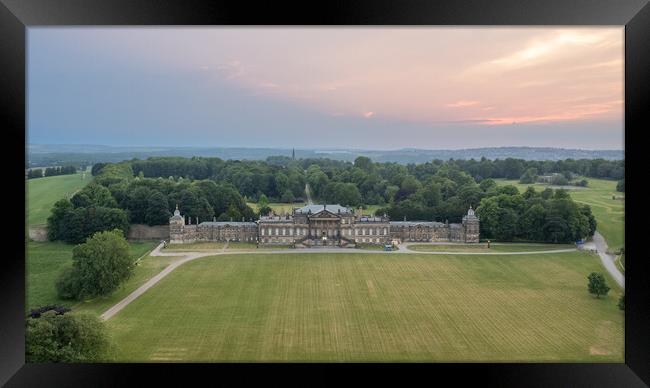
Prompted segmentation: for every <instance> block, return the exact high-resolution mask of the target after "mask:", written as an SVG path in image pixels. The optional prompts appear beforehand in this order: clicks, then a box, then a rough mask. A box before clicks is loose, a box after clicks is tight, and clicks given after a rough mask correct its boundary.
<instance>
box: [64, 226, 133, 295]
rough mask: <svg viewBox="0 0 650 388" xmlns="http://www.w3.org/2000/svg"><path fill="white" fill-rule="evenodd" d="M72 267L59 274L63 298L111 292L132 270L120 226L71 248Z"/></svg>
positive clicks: (131, 261) (127, 245) (97, 234)
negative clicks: (118, 228)
mask: <svg viewBox="0 0 650 388" xmlns="http://www.w3.org/2000/svg"><path fill="white" fill-rule="evenodd" d="M72 262H73V263H72V269H70V270H67V271H65V272H64V273H63V274H62V275H61V277H60V278H59V280H58V282H57V285H56V288H57V291H58V293H59V296H60V297H61V298H64V299H77V300H82V299H87V298H93V297H95V296H100V295H109V294H111V293H112V292H113V291H115V290H116V289H117V288H118V287H119V286H120V284H121V283H122V282H123V281H125V280H126V279H128V278H129V277H130V276H131V274H132V273H133V268H134V263H133V260H131V257H130V254H129V244H128V243H127V242H126V240H125V239H124V237H123V236H122V231H121V230H117V229H116V230H113V231H107V232H99V233H96V234H94V235H93V236H92V237H91V238H89V239H88V240H87V241H86V242H85V243H83V244H80V245H77V246H76V247H74V249H73V250H72Z"/></svg>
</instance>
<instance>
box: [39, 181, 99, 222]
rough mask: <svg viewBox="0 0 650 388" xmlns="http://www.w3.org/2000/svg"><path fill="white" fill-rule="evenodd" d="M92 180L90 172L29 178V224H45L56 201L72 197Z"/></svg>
mask: <svg viewBox="0 0 650 388" xmlns="http://www.w3.org/2000/svg"><path fill="white" fill-rule="evenodd" d="M84 174H85V177H84ZM91 180H92V176H91V175H90V173H89V172H86V173H77V174H70V175H58V176H50V177H46V178H36V179H29V180H27V204H26V205H27V206H26V207H27V223H28V225H44V224H45V223H46V222H47V217H49V216H50V212H51V210H52V205H54V203H55V202H56V201H58V200H60V199H62V198H66V197H67V198H70V197H72V194H73V193H74V192H75V191H77V190H79V189H81V188H83V187H84V186H85V185H86V184H88V183H89V182H90V181H91Z"/></svg>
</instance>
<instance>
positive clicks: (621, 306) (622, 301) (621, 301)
mask: <svg viewBox="0 0 650 388" xmlns="http://www.w3.org/2000/svg"><path fill="white" fill-rule="evenodd" d="M618 309H619V310H625V294H623V295H621V297H620V298H619V299H618Z"/></svg>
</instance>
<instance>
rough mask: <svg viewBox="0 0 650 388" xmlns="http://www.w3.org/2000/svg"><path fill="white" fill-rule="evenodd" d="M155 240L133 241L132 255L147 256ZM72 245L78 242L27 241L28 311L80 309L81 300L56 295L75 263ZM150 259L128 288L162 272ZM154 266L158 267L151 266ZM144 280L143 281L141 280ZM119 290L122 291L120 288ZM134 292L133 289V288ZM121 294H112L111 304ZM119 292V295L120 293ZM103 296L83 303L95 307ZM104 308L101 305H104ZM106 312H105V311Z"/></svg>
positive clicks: (137, 270)
mask: <svg viewBox="0 0 650 388" xmlns="http://www.w3.org/2000/svg"><path fill="white" fill-rule="evenodd" d="M155 245H156V243H154V242H135V241H131V242H129V246H130V248H131V257H132V258H133V260H137V259H138V258H140V257H142V256H144V255H145V254H146V253H147V252H149V251H150V250H152V249H153V248H154V247H155ZM72 248H74V245H72V244H65V243H63V242H60V241H54V242H52V241H43V242H37V241H30V242H28V243H27V257H26V260H25V293H26V295H25V299H26V300H25V310H26V311H29V310H30V309H32V308H35V307H40V306H45V305H48V304H59V305H63V306H67V307H73V309H74V310H77V307H81V306H77V304H78V302H76V301H69V300H63V299H59V298H58V296H57V294H56V288H55V284H56V281H57V279H58V277H59V274H60V273H61V271H63V269H65V268H66V267H69V266H71V265H72ZM150 263H151V262H150V261H147V260H142V262H141V264H140V265H139V266H137V267H136V270H135V274H134V276H133V277H132V278H131V279H130V280H129V281H128V282H127V283H126V284H125V285H124V286H123V288H124V289H128V288H129V287H130V286H129V285H130V284H133V283H134V282H135V283H137V284H138V285H139V284H141V283H144V282H145V281H146V280H147V279H149V278H151V277H152V276H153V275H155V274H156V273H158V272H160V271H162V269H163V268H164V267H163V268H160V266H159V265H153V264H150ZM150 267H154V268H150ZM138 282H140V283H138ZM135 288H137V286H136V287H133V289H135ZM118 292H119V291H118ZM129 292H130V291H129ZM117 294H118V293H116V294H114V295H113V297H111V299H110V301H108V302H107V303H105V304H107V305H108V306H107V307H106V308H108V307H110V306H111V305H113V304H115V303H117V302H118V301H119V300H120V299H121V298H120V297H119V295H117ZM127 294H128V293H127ZM116 295H117V296H116ZM100 299H102V298H96V299H95V300H94V301H92V302H82V303H81V304H82V305H85V306H86V308H90V309H92V306H94V304H97V303H99V302H101V300H100ZM100 309H101V307H100ZM102 312H103V311H102Z"/></svg>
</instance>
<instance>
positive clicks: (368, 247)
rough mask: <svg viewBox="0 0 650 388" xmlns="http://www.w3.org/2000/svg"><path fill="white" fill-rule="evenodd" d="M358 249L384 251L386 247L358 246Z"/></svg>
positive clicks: (375, 245)
mask: <svg viewBox="0 0 650 388" xmlns="http://www.w3.org/2000/svg"><path fill="white" fill-rule="evenodd" d="M356 248H358V249H371V250H373V251H383V250H384V245H380V244H361V243H360V244H356Z"/></svg>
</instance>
